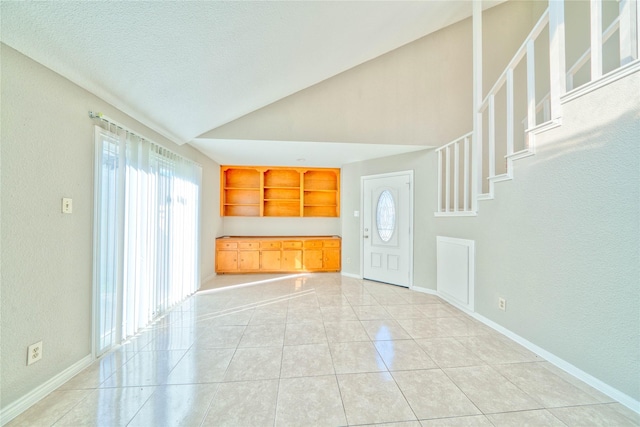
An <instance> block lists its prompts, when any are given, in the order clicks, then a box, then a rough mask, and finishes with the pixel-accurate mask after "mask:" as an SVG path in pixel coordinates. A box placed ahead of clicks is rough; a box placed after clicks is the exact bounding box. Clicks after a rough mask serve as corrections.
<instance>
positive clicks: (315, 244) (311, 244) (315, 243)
mask: <svg viewBox="0 0 640 427" xmlns="http://www.w3.org/2000/svg"><path fill="white" fill-rule="evenodd" d="M304 247H305V248H321V247H322V240H306V241H305V242H304Z"/></svg>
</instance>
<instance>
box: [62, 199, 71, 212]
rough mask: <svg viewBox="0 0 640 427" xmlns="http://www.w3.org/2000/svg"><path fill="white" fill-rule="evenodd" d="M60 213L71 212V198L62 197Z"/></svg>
mask: <svg viewBox="0 0 640 427" xmlns="http://www.w3.org/2000/svg"><path fill="white" fill-rule="evenodd" d="M62 213H68V214H70V213H73V200H72V199H69V198H67V197H63V198H62Z"/></svg>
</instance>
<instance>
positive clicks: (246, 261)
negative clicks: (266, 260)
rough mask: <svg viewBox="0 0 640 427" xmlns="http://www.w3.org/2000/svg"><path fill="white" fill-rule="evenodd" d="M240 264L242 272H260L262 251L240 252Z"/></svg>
mask: <svg viewBox="0 0 640 427" xmlns="http://www.w3.org/2000/svg"><path fill="white" fill-rule="evenodd" d="M238 254H239V257H240V260H239V262H238V266H239V269H240V270H241V271H254V270H255V271H257V270H260V251H239V252H238Z"/></svg>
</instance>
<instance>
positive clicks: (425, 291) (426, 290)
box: [411, 286, 442, 298]
mask: <svg viewBox="0 0 640 427" xmlns="http://www.w3.org/2000/svg"><path fill="white" fill-rule="evenodd" d="M411 290H412V291H416V292H422V293H423V294H429V295H436V296H440V294H439V293H438V291H436V290H434V289H429V288H421V287H419V286H412V287H411ZM441 298H442V297H441Z"/></svg>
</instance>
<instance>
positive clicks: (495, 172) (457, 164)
mask: <svg viewBox="0 0 640 427" xmlns="http://www.w3.org/2000/svg"><path fill="white" fill-rule="evenodd" d="M565 6H566V8H567V9H569V8H576V7H578V8H580V7H583V8H588V9H589V10H588V13H576V11H575V10H570V11H569V12H571V16H572V19H570V20H567V21H565ZM639 9H640V8H638V0H620V1H618V2H610V1H603V0H591V1H590V2H588V3H587V2H564V1H560V0H558V1H554V0H552V1H550V3H549V7H548V8H547V9H546V10H545V11H544V12H543V14H542V16H541V17H540V19H539V20H538V22H537V23H536V24H535V26H534V27H533V29H532V30H531V31H530V33H529V35H528V36H527V38H526V39H525V41H524V43H523V44H522V45H521V46H520V48H519V49H518V50H517V52H516V53H515V55H514V56H513V58H512V59H511V61H510V62H509V64H508V65H507V67H506V68H505V70H504V71H503V73H502V74H501V75H500V77H499V78H498V79H497V81H496V82H495V83H494V85H493V87H492V88H491V90H490V91H489V92H488V94H487V95H486V97H485V98H484V99H482V101H481V102H479V105H478V107H477V108H476V111H475V113H476V120H475V129H474V130H473V131H471V132H469V133H467V134H465V135H462V136H461V137H459V138H456V139H455V140H453V141H451V142H449V143H447V144H445V145H442V146H441V147H439V148H438V149H437V150H436V152H437V153H438V179H437V181H438V204H437V211H436V212H435V215H436V216H475V215H476V214H477V210H478V203H477V202H478V201H479V200H491V199H493V198H494V187H495V184H496V183H498V182H502V181H507V180H511V179H513V176H514V163H515V162H516V161H517V160H519V159H522V158H525V157H529V156H532V155H534V154H535V138H536V135H538V134H540V133H542V132H546V131H548V130H550V129H553V128H556V127H558V126H561V125H562V104H563V103H565V102H568V101H570V100H572V99H575V98H576V97H579V96H582V95H583V94H585V93H588V92H590V91H593V90H596V89H598V88H599V87H603V86H605V85H607V84H609V83H611V82H613V81H615V80H618V79H620V78H622V77H624V76H627V75H629V74H631V73H633V72H636V71H638V70H640V60H639V55H640V53H639V49H638V47H639V46H640V10H639ZM582 12H586V11H582ZM574 16H586V18H585V19H588V21H589V22H580V19H578V18H573V17H574ZM474 19H476V17H474ZM585 27H588V28H589V29H590V31H589V35H588V37H586V35H585V37H578V36H579V35H580V34H579V33H580V29H581V28H585ZM603 28H605V29H604V30H603ZM565 33H566V34H568V35H569V36H570V37H569V39H570V40H571V41H572V42H571V43H570V44H569V43H566V42H565ZM474 36H475V35H474ZM576 40H578V42H576ZM567 59H569V60H571V61H572V63H573V65H572V66H570V67H568V68H567V67H566V65H565V62H566V60H567ZM477 80H479V79H476V81H477Z"/></svg>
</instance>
